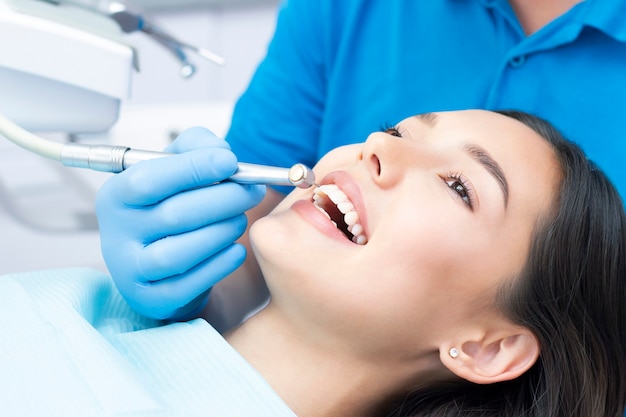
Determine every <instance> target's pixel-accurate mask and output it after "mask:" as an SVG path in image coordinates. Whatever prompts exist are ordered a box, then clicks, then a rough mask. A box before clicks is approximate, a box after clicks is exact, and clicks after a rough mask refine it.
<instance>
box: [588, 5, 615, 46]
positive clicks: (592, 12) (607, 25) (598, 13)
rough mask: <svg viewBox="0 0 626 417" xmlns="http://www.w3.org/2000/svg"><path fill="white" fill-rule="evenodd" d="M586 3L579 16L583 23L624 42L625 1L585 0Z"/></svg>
mask: <svg viewBox="0 0 626 417" xmlns="http://www.w3.org/2000/svg"><path fill="white" fill-rule="evenodd" d="M586 3H588V4H587V7H586V10H585V11H584V13H583V14H582V16H581V17H582V23H583V24H584V25H587V26H591V27H594V28H596V29H598V30H600V31H602V32H603V33H605V34H607V35H609V36H611V37H613V38H615V39H617V40H618V41H620V42H626V18H625V16H626V1H624V0H587V1H586Z"/></svg>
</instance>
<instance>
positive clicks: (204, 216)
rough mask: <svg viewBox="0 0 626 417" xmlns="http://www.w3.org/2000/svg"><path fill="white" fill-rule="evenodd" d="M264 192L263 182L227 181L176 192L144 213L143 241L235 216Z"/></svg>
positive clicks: (258, 200)
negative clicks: (261, 184) (248, 183)
mask: <svg viewBox="0 0 626 417" xmlns="http://www.w3.org/2000/svg"><path fill="white" fill-rule="evenodd" d="M264 194H265V187H263V186H253V185H252V186H248V185H240V184H235V183H229V182H225V183H221V184H217V185H215V186H211V187H205V188H202V189H196V190H192V191H187V192H183V193H180V194H176V195H174V196H172V197H170V198H168V199H167V200H164V201H162V202H161V203H160V204H158V205H157V206H154V208H153V209H152V210H150V211H149V212H146V213H145V214H146V217H145V226H143V227H144V228H145V229H146V230H145V232H144V233H143V236H144V239H145V241H144V243H146V244H148V243H149V242H152V241H155V240H158V239H162V238H164V237H166V236H171V235H176V234H180V233H185V232H189V231H193V230H196V229H198V228H202V227H205V226H206V225H209V224H211V223H216V222H219V221H223V220H225V219H229V218H232V217H235V216H237V215H239V214H241V213H243V212H245V211H246V210H249V209H250V208H252V207H254V206H255V205H257V204H258V203H259V202H260V201H261V200H262V199H263V196H264ZM207 240H211V237H207Z"/></svg>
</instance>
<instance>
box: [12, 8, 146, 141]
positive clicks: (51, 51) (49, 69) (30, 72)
mask: <svg viewBox="0 0 626 417" xmlns="http://www.w3.org/2000/svg"><path fill="white" fill-rule="evenodd" d="M124 37H125V35H124V33H122V31H121V30H120V28H119V27H118V25H117V24H116V23H115V22H114V21H113V20H112V19H111V18H109V17H108V16H104V15H102V14H100V13H96V12H93V11H89V10H86V9H84V8H80V7H74V6H72V5H69V4H63V5H58V4H54V3H51V2H45V1H39V0H0V39H2V42H0V92H1V93H0V113H3V114H5V115H6V116H7V117H8V118H9V119H11V120H13V121H14V122H15V123H17V124H18V125H19V126H22V127H23V128H25V129H28V130H29V131H37V132H68V133H99V132H105V131H107V130H109V128H110V127H111V126H112V125H113V124H114V123H115V122H116V121H117V119H118V115H119V111H120V107H121V102H122V100H124V99H126V98H128V96H129V95H130V89H131V79H132V73H133V71H134V70H135V69H136V68H137V55H136V51H135V49H134V48H133V47H131V46H130V45H128V44H127V43H126V42H125V41H124Z"/></svg>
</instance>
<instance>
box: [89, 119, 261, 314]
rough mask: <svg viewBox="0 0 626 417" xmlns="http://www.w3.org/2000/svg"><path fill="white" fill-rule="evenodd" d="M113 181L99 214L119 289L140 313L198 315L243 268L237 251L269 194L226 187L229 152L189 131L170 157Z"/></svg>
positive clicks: (101, 195) (205, 134)
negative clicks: (251, 214) (215, 290)
mask: <svg viewBox="0 0 626 417" xmlns="http://www.w3.org/2000/svg"><path fill="white" fill-rule="evenodd" d="M167 151H168V152H173V153H179V154H178V155H174V156H171V157H164V158H158V159H154V160H149V161H144V162H141V163H138V164H137V165H134V166H132V167H130V168H129V169H127V170H126V171H124V172H122V173H120V174H117V175H115V176H113V177H111V178H110V179H109V180H107V181H106V182H105V184H104V185H103V186H102V188H101V190H100V191H99V192H98V198H97V202H96V209H97V215H98V222H99V225H100V235H101V245H102V254H103V256H104V260H105V262H106V265H107V267H108V269H109V272H110V273H111V276H112V277H113V279H114V281H115V283H116V285H117V287H118V289H119V290H120V292H121V294H122V295H123V296H124V298H125V299H126V300H127V301H128V303H129V304H130V305H131V306H132V307H133V308H134V309H135V310H136V311H138V312H139V313H141V314H144V315H146V316H149V317H154V318H161V319H183V318H189V317H192V316H194V315H197V314H198V313H199V312H200V311H201V309H202V308H203V307H204V305H205V303H206V300H207V298H208V296H209V292H210V290H211V288H212V287H213V286H214V285H215V284H216V283H217V282H219V281H220V280H222V279H223V278H224V277H226V276H227V275H229V274H231V273H232V272H233V271H234V270H235V269H237V268H238V267H239V266H240V265H241V264H242V263H243V261H244V259H245V256H246V249H245V247H244V246H243V245H242V244H239V243H234V242H235V241H236V240H237V239H238V238H239V237H240V236H241V235H242V234H243V233H244V231H245V230H246V226H247V219H246V216H245V215H244V212H245V211H246V210H249V209H250V208H252V207H254V206H255V205H257V204H258V203H259V202H260V201H261V200H262V198H263V196H264V191H265V187H264V186H251V185H240V184H236V183H233V182H222V183H218V184H216V182H219V181H222V180H224V179H226V178H228V177H229V176H230V175H232V174H233V173H234V172H235V170H236V169H237V160H236V157H235V155H234V154H233V153H232V152H231V151H230V149H229V146H228V144H227V143H226V142H225V141H223V140H222V139H219V138H217V137H216V136H215V135H213V134H212V133H210V132H209V131H208V130H206V129H202V128H194V129H190V130H188V131H185V132H184V133H183V134H181V135H180V137H179V138H177V139H176V141H175V142H174V143H173V144H172V145H171V146H170V147H169V148H168V149H167Z"/></svg>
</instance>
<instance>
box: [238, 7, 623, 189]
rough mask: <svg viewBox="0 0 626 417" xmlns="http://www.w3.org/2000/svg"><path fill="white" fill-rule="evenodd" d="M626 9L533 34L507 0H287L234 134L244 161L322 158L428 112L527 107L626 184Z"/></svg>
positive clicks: (594, 10) (571, 15) (572, 19)
mask: <svg viewBox="0 0 626 417" xmlns="http://www.w3.org/2000/svg"><path fill="white" fill-rule="evenodd" d="M625 16H626V1H623V0H587V1H584V2H582V3H579V4H578V5H576V6H574V7H573V8H572V9H571V10H570V11H569V12H567V13H566V14H565V15H563V16H561V17H560V18H557V19H556V20H554V21H553V22H551V23H550V24H548V25H547V26H546V27H544V28H542V29H541V30H540V31H538V32H536V33H534V34H533V35H531V36H526V35H525V34H524V33H523V31H522V28H521V26H520V24H519V22H518V20H517V18H516V16H515V14H514V12H513V10H512V8H511V7H510V5H509V3H508V2H507V1H505V0H438V1H433V0H341V1H334V0H316V1H310V0H289V1H286V0H285V1H283V3H282V5H281V7H280V11H279V15H278V21H277V26H276V33H275V36H274V38H273V40H272V41H271V43H270V45H269V49H268V52H267V56H266V58H265V59H264V61H263V62H262V63H261V64H260V66H259V68H258V70H257V72H256V73H255V75H254V77H253V80H252V82H251V84H250V86H249V88H248V89H247V90H246V91H245V93H244V94H243V96H242V97H241V98H240V100H239V101H238V103H237V105H236V107H235V111H234V115H233V119H232V126H231V129H230V132H229V134H228V137H227V139H228V141H229V142H230V144H231V146H232V148H233V150H234V151H235V153H236V154H237V155H238V158H239V160H241V161H246V162H255V163H264V164H271V165H282V166H289V165H291V164H293V163H295V162H303V163H305V164H308V165H314V163H315V162H316V161H317V160H318V159H319V158H320V157H321V156H322V155H324V154H325V153H326V152H327V151H328V150H330V149H332V148H334V147H336V146H339V145H343V144H348V143H354V142H361V141H364V140H365V139H366V138H367V136H368V134H369V133H371V132H372V131H374V130H378V129H379V128H380V127H381V125H385V124H389V123H392V124H394V123H397V122H398V121H400V120H401V119H403V118H405V117H408V116H411V115H414V114H417V113H422V112H425V111H444V110H459V109H467V108H483V109H518V110H523V111H527V112H530V113H533V114H535V115H537V116H540V117H543V118H546V119H547V120H549V121H551V122H552V123H553V124H554V125H555V126H556V127H557V128H558V129H559V130H561V132H562V133H563V134H564V135H565V136H566V137H568V138H569V139H571V140H573V141H575V142H577V143H578V144H580V145H581V146H582V148H583V149H584V150H585V151H586V152H587V155H588V156H589V158H590V159H592V160H593V161H595V162H596V163H597V164H598V165H600V166H601V167H602V169H603V170H604V171H605V172H606V173H607V174H608V175H609V176H610V177H611V179H612V180H613V182H614V183H615V185H616V186H617V187H618V189H619V190H620V192H621V194H622V196H626V185H625V184H624V182H625V181H626V168H625V167H626V17H625Z"/></svg>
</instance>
